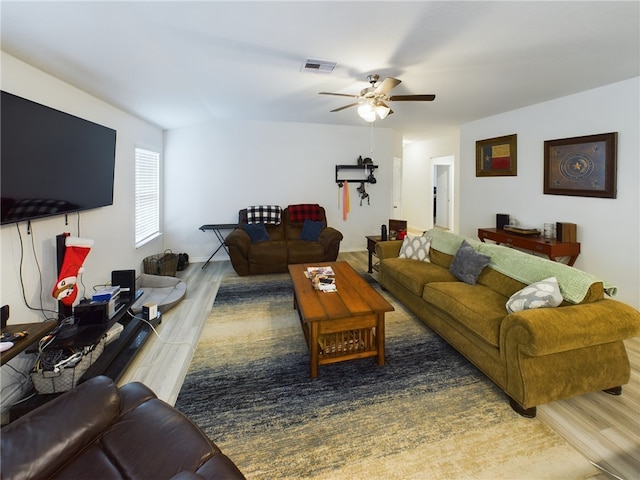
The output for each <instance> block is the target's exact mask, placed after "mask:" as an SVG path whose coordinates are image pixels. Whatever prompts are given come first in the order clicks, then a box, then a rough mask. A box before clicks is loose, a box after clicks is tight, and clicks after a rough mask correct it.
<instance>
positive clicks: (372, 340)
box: [289, 262, 394, 378]
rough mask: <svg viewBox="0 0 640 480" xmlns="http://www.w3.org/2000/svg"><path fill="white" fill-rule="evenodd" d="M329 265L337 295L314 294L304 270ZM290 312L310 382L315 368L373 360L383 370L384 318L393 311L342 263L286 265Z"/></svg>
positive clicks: (332, 293) (382, 298) (375, 292)
mask: <svg viewBox="0 0 640 480" xmlns="http://www.w3.org/2000/svg"><path fill="white" fill-rule="evenodd" d="M317 266H331V268H332V269H333V271H334V273H335V283H336V287H337V289H338V290H337V292H330V293H325V292H321V291H318V290H315V289H314V288H313V286H312V285H311V281H310V280H309V279H308V278H307V277H306V276H305V271H306V269H307V267H317ZM289 273H290V274H291V279H292V280H293V294H294V308H296V309H297V310H298V314H299V316H300V323H301V324H302V330H303V331H304V336H305V339H306V341H307V346H308V347H309V358H310V364H311V377H312V378H315V377H317V376H318V366H319V365H325V364H329V363H336V362H343V361H345V360H353V359H356V358H366V357H375V360H376V363H377V364H378V365H384V314H385V312H391V311H393V310H394V308H393V306H391V304H390V303H389V302H387V301H386V300H385V299H384V297H382V295H380V294H379V293H378V292H377V291H376V290H374V289H373V288H372V287H371V286H370V285H369V284H368V283H367V282H366V281H365V280H364V279H363V278H362V277H361V276H360V275H359V274H358V273H357V272H356V271H355V270H354V269H353V268H352V267H351V266H350V265H349V264H348V263H347V262H324V263H309V264H298V265H289Z"/></svg>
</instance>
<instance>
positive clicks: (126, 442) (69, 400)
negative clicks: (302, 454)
mask: <svg viewBox="0 0 640 480" xmlns="http://www.w3.org/2000/svg"><path fill="white" fill-rule="evenodd" d="M0 442H1V444H0V445H1V449H2V450H1V455H2V457H1V458H2V463H1V465H0V469H1V471H2V478H3V479H4V480H9V479H11V480H23V479H24V480H27V479H38V480H41V479H49V478H52V479H73V480H77V479H80V478H82V479H84V478H87V479H89V478H91V479H114V480H115V479H119V480H120V479H125V478H126V479H149V480H151V479H153V480H161V479H173V480H190V479H192V480H195V479H212V480H213V479H225V480H226V479H244V478H245V477H244V476H243V475H242V473H241V472H240V471H239V470H238V468H237V467H236V466H235V465H234V464H233V462H232V461H231V460H230V459H229V458H228V457H226V456H225V455H224V454H223V453H222V452H221V451H220V449H219V448H218V447H217V446H216V445H215V444H214V443H213V442H212V441H211V440H209V439H208V438H207V436H206V435H205V434H204V432H202V430H200V429H199V428H198V427H197V426H196V425H195V424H194V423H193V422H191V421H190V420H189V419H188V418H187V417H185V416H184V415H183V414H181V413H180V412H178V410H176V409H174V408H173V407H171V406H170V405H169V404H167V403H165V402H163V401H162V400H160V399H158V398H157V397H156V395H155V394H154V393H153V392H152V391H151V390H150V389H149V388H147V387H146V386H144V385H143V384H141V383H137V382H134V383H129V384H127V385H124V386H123V387H121V388H118V387H117V386H116V385H115V384H114V383H113V381H112V380H111V379H109V378H108V377H104V376H100V377H94V378H92V379H90V380H88V381H86V382H84V383H82V384H80V385H78V386H77V387H76V388H74V389H73V390H71V391H69V392H66V393H64V394H62V395H61V396H59V397H57V398H55V399H54V400H52V401H50V402H49V403H46V404H45V405H42V406H41V407H39V408H37V409H35V410H33V411H32V412H30V413H28V414H26V415H25V416H23V417H20V418H18V419H17V420H15V421H14V422H12V423H10V424H9V425H7V426H5V427H3V428H2V432H1V436H0Z"/></svg>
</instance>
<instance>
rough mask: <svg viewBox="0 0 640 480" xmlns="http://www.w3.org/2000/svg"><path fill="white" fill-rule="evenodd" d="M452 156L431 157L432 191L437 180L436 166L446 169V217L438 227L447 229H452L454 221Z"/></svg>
mask: <svg viewBox="0 0 640 480" xmlns="http://www.w3.org/2000/svg"><path fill="white" fill-rule="evenodd" d="M454 160H455V158H454V156H453V155H446V156H442V157H432V158H431V165H432V167H433V175H432V178H431V191H433V189H434V187H436V186H437V182H438V178H437V176H436V174H435V172H436V171H437V170H438V168H436V167H442V168H446V169H447V175H446V178H447V183H448V185H446V186H445V187H446V188H445V189H446V191H447V198H446V202H447V215H446V216H447V219H446V223H447V224H446V225H438V226H439V227H443V228H446V229H448V230H453V225H454V224H455V222H454V218H453V215H454V211H455V209H454V198H455V192H454V185H455V182H454V175H455V170H454ZM434 226H435V225H434Z"/></svg>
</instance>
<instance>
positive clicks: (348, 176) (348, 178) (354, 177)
mask: <svg viewBox="0 0 640 480" xmlns="http://www.w3.org/2000/svg"><path fill="white" fill-rule="evenodd" d="M377 168H378V165H373V164H371V163H366V164H364V165H336V183H337V184H338V185H339V186H342V184H343V183H344V182H366V183H375V179H374V181H373V182H372V181H371V180H370V178H371V177H372V176H373V172H374V170H375V169H377ZM341 170H343V171H341ZM358 173H359V175H358Z"/></svg>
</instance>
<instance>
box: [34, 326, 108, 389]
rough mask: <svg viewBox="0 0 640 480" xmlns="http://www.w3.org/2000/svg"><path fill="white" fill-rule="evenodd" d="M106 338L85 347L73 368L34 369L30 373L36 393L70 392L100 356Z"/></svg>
mask: <svg viewBox="0 0 640 480" xmlns="http://www.w3.org/2000/svg"><path fill="white" fill-rule="evenodd" d="M106 340H107V336H106V335H105V336H103V337H102V338H101V339H100V340H99V341H98V343H96V344H95V345H92V346H90V347H85V348H84V351H83V353H82V359H81V360H80V361H79V362H78V363H77V364H76V365H75V366H73V367H67V368H64V367H61V368H60V369H59V371H57V372H56V371H54V370H42V369H38V368H35V369H34V370H33V371H32V372H31V381H32V382H33V386H34V388H35V389H36V391H37V392H38V393H39V394H41V395H45V394H49V393H60V392H67V391H69V390H71V389H72V388H73V387H75V386H76V385H77V384H78V381H79V380H80V377H82V375H84V373H85V372H86V371H87V369H88V368H89V367H90V366H91V365H93V364H94V363H95V361H96V360H97V359H98V357H100V355H102V352H103V351H104V346H105V343H106Z"/></svg>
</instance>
